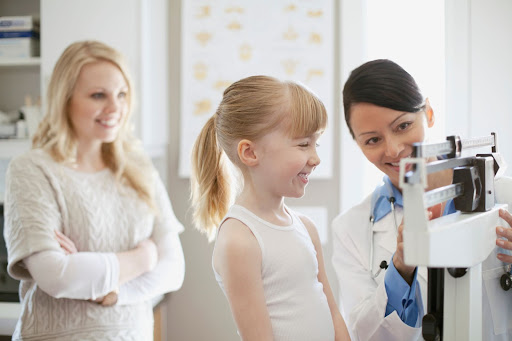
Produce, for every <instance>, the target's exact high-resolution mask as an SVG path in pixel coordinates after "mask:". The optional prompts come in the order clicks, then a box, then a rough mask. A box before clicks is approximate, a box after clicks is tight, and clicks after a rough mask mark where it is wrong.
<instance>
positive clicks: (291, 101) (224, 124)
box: [191, 76, 327, 241]
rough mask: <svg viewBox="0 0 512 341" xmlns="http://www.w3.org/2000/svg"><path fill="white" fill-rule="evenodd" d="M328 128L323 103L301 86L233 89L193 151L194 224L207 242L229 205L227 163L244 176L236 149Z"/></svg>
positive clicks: (272, 82)
mask: <svg viewBox="0 0 512 341" xmlns="http://www.w3.org/2000/svg"><path fill="white" fill-rule="evenodd" d="M326 126H327V112H326V110H325V107H324V105H323V103H322V101H321V100H320V99H319V98H318V97H317V96H315V95H314V94H313V93H312V92H311V91H309V90H308V89H306V88H305V87H304V86H302V85H300V84H297V83H294V82H291V81H280V80H278V79H276V78H273V77H268V76H251V77H247V78H243V79H241V80H239V81H237V82H235V83H233V84H231V85H230V86H229V87H228V88H227V89H226V90H225V91H224V94H223V97H222V101H221V103H220V104H219V107H218V108H217V111H216V112H215V114H214V115H212V116H211V117H210V118H209V119H208V121H207V122H206V124H205V125H204V127H203V128H202V130H201V132H200V134H199V136H198V137H197V140H196V142H195V144H194V147H193V150H192V174H191V187H192V188H191V190H192V191H191V192H192V193H191V199H192V207H193V220H194V225H195V226H196V227H197V229H198V230H199V231H201V232H203V233H205V234H206V235H207V236H208V238H209V240H210V241H212V240H213V239H214V238H215V235H216V231H217V226H219V224H220V222H221V221H222V219H223V217H224V216H225V215H226V213H227V211H228V209H229V206H230V205H231V203H232V190H231V188H232V187H233V185H235V184H237V183H234V181H232V180H235V179H234V178H233V179H232V176H231V172H230V169H229V165H230V163H231V164H233V165H234V166H236V167H237V168H238V169H240V170H241V171H242V175H244V173H245V169H246V165H245V164H243V163H242V162H241V161H240V158H239V156H238V144H239V142H240V141H241V140H243V139H247V140H250V141H257V140H258V139H261V138H262V137H263V136H265V135H267V134H268V133H271V132H273V131H275V130H276V129H278V128H283V129H285V131H286V132H287V133H288V135H289V136H290V137H292V138H298V137H304V136H310V135H312V134H314V133H316V132H319V131H323V130H324V129H325V127H326Z"/></svg>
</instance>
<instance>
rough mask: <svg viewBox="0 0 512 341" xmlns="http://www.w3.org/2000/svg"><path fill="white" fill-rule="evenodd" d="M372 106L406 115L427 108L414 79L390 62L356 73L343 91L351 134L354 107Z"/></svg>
mask: <svg viewBox="0 0 512 341" xmlns="http://www.w3.org/2000/svg"><path fill="white" fill-rule="evenodd" d="M357 103H370V104H374V105H377V106H379V107H384V108H388V109H393V110H397V111H403V112H412V113H415V112H418V111H420V110H422V109H423V108H424V107H425V103H424V100H423V95H422V94H421V92H420V89H419V87H418V85H417V84H416V81H415V80H414V78H413V77H412V76H411V75H410V74H409V73H408V72H407V71H405V70H404V69H403V68H402V67H401V66H400V65H398V64H396V63H395V62H393V61H391V60H388V59H376V60H372V61H369V62H366V63H364V64H362V65H361V66H359V67H358V68H356V69H354V70H353V71H352V72H351V73H350V76H349V78H348V79H347V81H346V82H345V86H344V87H343V109H344V111H345V121H346V122H347V126H348V129H349V130H350V134H352V137H354V132H353V131H352V127H351V126H350V110H351V108H352V106H353V105H354V104H357Z"/></svg>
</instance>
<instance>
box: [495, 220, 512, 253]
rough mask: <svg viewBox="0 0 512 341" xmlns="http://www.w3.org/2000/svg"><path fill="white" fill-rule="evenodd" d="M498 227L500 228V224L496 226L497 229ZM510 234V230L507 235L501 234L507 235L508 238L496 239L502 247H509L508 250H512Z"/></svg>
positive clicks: (497, 243)
mask: <svg viewBox="0 0 512 341" xmlns="http://www.w3.org/2000/svg"><path fill="white" fill-rule="evenodd" d="M498 229H500V227H499V226H498V227H497V228H496V231H497V230H498ZM506 230H510V229H506ZM510 234H511V233H510V231H507V235H503V234H500V236H502V237H505V238H507V239H499V238H498V239H496V245H498V246H499V247H501V248H504V249H507V250H512V242H510V240H512V236H511V235H510Z"/></svg>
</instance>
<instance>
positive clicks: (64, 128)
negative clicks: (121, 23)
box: [32, 41, 154, 208]
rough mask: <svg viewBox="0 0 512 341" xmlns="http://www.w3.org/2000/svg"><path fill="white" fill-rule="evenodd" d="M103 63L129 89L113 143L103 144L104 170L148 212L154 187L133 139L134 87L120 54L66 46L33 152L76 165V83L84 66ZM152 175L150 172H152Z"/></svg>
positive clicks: (88, 45)
mask: <svg viewBox="0 0 512 341" xmlns="http://www.w3.org/2000/svg"><path fill="white" fill-rule="evenodd" d="M100 61H106V62H109V63H112V64H113V65H115V66H116V67H117V68H118V69H119V70H120V71H121V73H122V74H123V76H124V79H125V81H126V85H127V86H128V91H127V102H128V110H127V113H126V115H125V117H124V118H123V121H122V122H121V128H120V129H119V132H118V135H117V137H116V139H115V140H114V141H113V142H110V143H103V145H102V149H101V153H102V158H103V161H104V162H105V164H106V166H107V167H108V168H109V169H110V170H111V171H112V172H113V173H114V174H115V176H116V179H117V180H119V181H120V183H126V184H127V185H128V186H130V187H131V188H133V189H134V190H135V192H136V193H137V195H138V196H139V197H140V198H141V199H142V200H143V201H144V202H146V203H147V204H148V205H149V206H150V207H151V208H154V203H153V183H150V181H149V180H148V179H150V178H151V177H148V176H146V175H147V172H148V171H149V170H151V166H150V162H149V160H148V159H147V158H146V156H145V155H144V154H143V152H142V150H141V148H140V141H138V140H137V139H136V138H135V137H134V136H133V135H132V132H131V130H132V127H131V124H130V116H131V113H132V109H133V106H134V98H133V93H134V89H133V84H132V81H131V79H130V75H129V73H128V68H127V66H126V63H125V61H124V58H123V56H122V55H121V53H119V52H118V51H116V50H115V49H113V48H112V47H110V46H108V45H106V44H104V43H101V42H98V41H80V42H75V43H73V44H71V45H69V46H68V47H67V48H66V50H64V52H63V53H62V55H61V56H60V58H59V60H58V61H57V63H56V64H55V67H54V69H53V73H52V76H51V78H50V83H49V85H48V92H47V101H46V110H45V112H46V114H45V116H44V117H43V119H42V121H41V123H40V124H39V126H38V129H37V131H36V133H35V134H34V137H33V139H32V148H42V149H45V150H47V151H48V152H49V154H50V155H51V156H52V158H53V159H54V160H55V161H57V162H62V163H73V162H75V161H76V153H77V145H78V142H77V139H76V135H75V132H74V130H73V126H72V124H71V120H70V117H69V112H68V107H69V102H70V100H71V96H72V94H73V91H74V88H75V85H76V82H77V80H78V77H79V75H80V72H81V70H82V68H83V66H84V65H86V64H90V63H95V62H100ZM151 171H152V170H151Z"/></svg>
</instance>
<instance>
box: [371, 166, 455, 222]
mask: <svg viewBox="0 0 512 341" xmlns="http://www.w3.org/2000/svg"><path fill="white" fill-rule="evenodd" d="M392 197H393V198H394V199H395V206H400V207H404V201H403V197H402V193H400V191H399V190H398V188H396V187H395V185H393V184H392V183H391V180H390V179H389V177H388V176H387V175H386V176H384V177H383V178H382V183H381V184H380V185H378V186H377V188H375V190H374V191H373V194H372V215H373V219H374V222H377V221H379V220H381V219H382V218H384V217H385V216H387V215H388V213H389V212H391V204H390V203H391V200H390V198H392ZM455 211H456V210H455V204H454V202H453V200H450V201H449V202H448V203H447V205H446V207H445V209H444V212H443V215H447V214H450V213H454V212H455Z"/></svg>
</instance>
